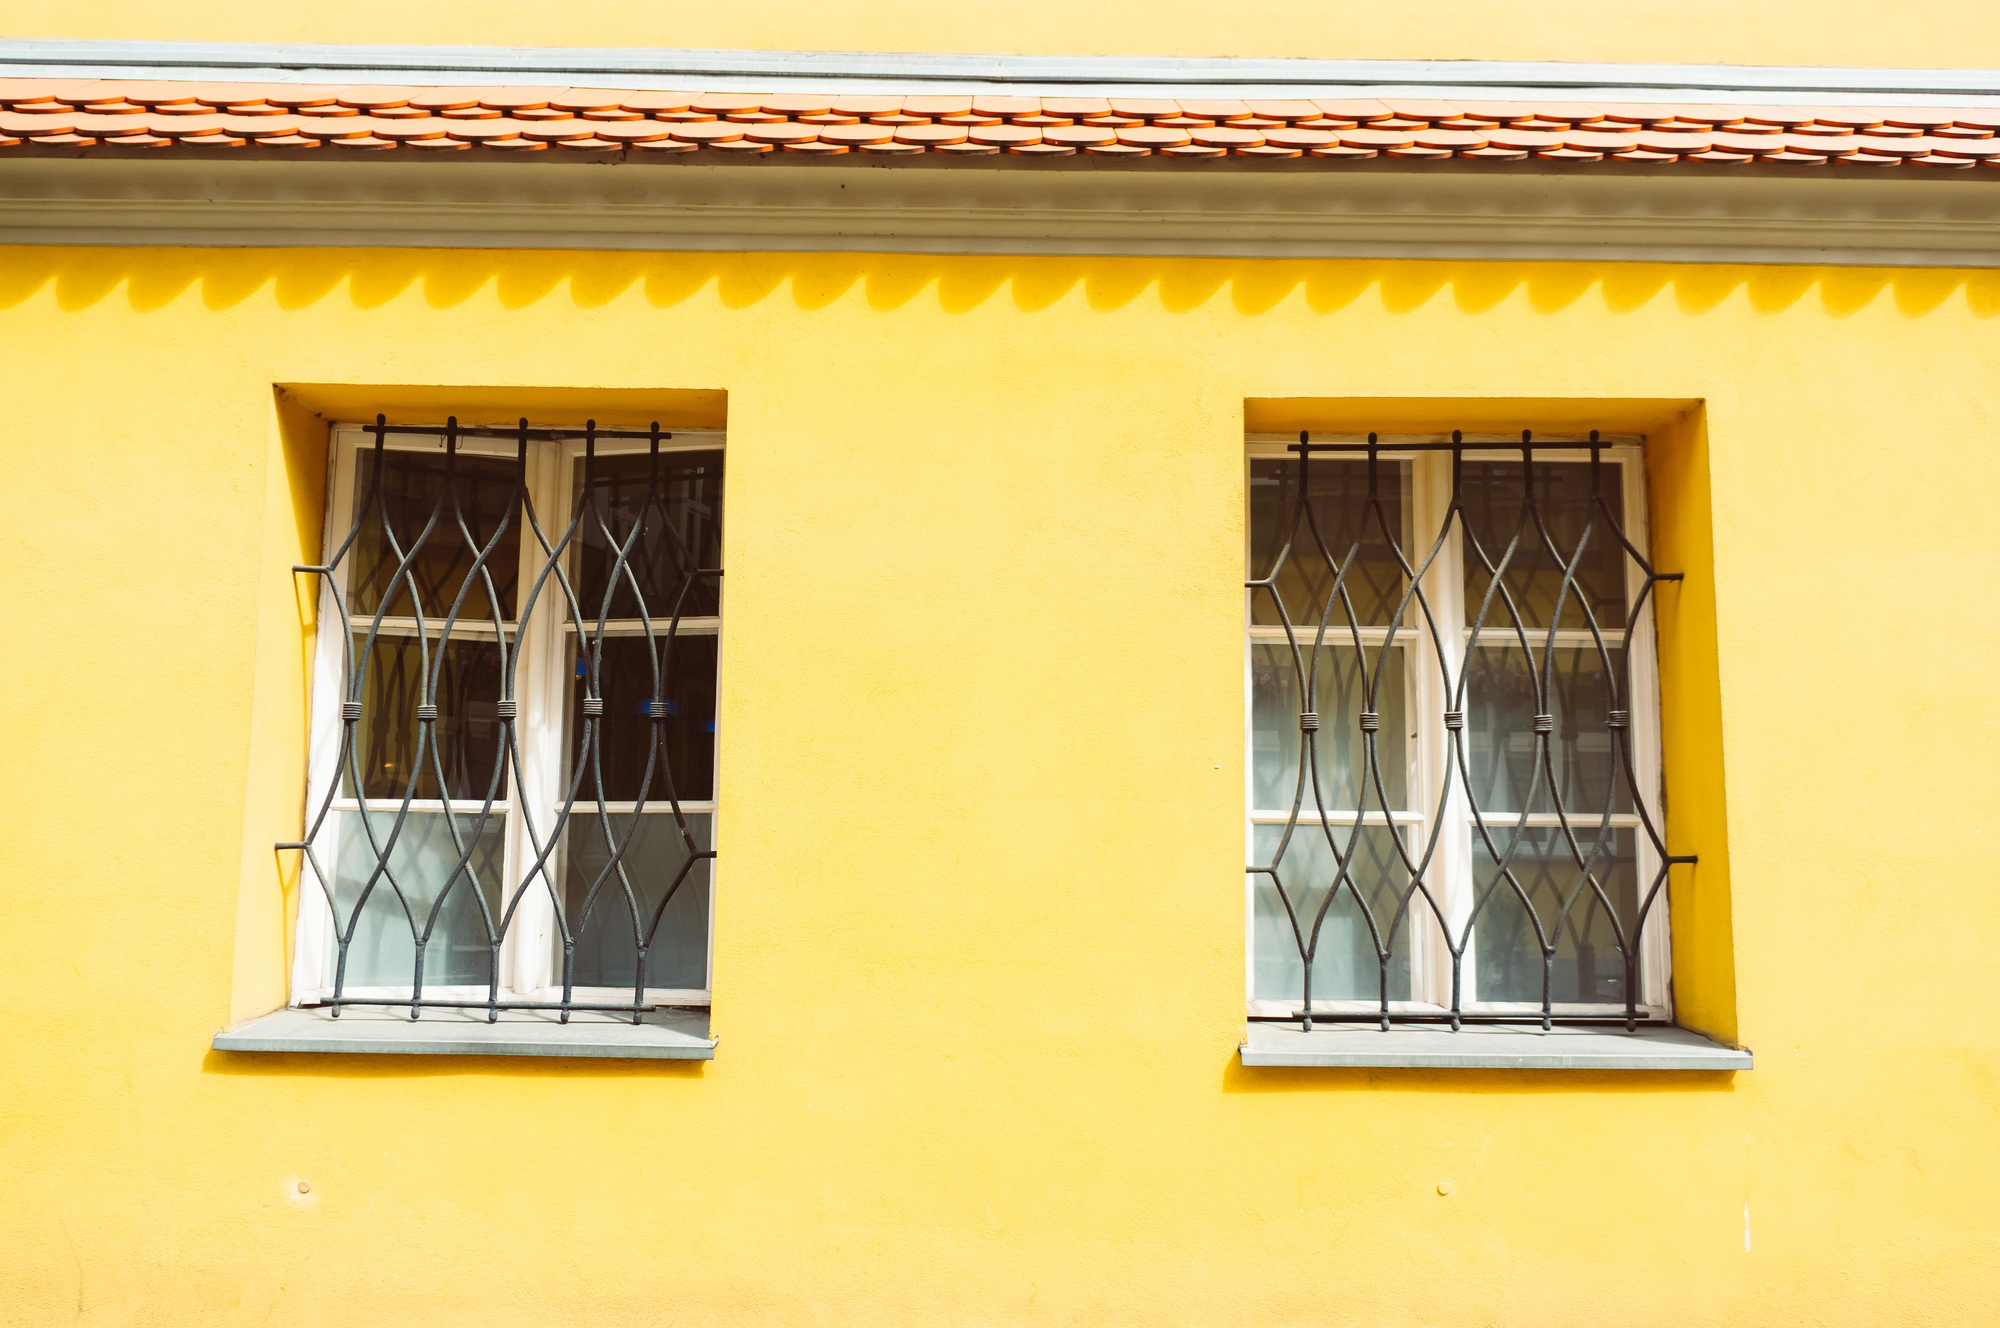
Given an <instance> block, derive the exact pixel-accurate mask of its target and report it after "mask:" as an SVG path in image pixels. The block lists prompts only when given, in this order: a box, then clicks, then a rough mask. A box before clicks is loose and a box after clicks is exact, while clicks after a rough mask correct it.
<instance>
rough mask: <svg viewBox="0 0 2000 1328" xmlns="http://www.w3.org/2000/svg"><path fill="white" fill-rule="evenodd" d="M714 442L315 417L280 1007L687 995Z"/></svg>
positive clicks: (712, 593) (588, 1004)
mask: <svg viewBox="0 0 2000 1328" xmlns="http://www.w3.org/2000/svg"><path fill="white" fill-rule="evenodd" d="M721 441H722V440H721V439H720V437H718V436H715V435H701V434H686V433H683V434H669V433H662V432H660V431H659V430H658V429H657V426H656V427H655V428H653V429H650V430H646V431H643V432H634V431H613V430H597V429H596V428H595V427H594V426H592V427H588V428H586V429H581V430H572V431H568V432H563V431H552V430H533V429H529V428H528V427H527V424H526V422H525V421H523V422H522V423H521V425H520V426H519V427H518V428H514V429H497V430H485V429H479V430H475V429H461V428H459V427H458V425H457V423H456V421H452V422H451V423H449V424H447V425H446V426H445V427H443V428H435V427H424V428H415V427H396V426H390V425H387V424H385V423H383V422H382V421H381V420H380V418H379V417H378V420H377V423H376V424H375V425H373V426H368V427H366V428H356V427H339V428H336V429H335V430H334V436H333V455H332V462H331V474H330V483H329V495H328V518H329V519H328V521H327V532H328V547H327V550H326V557H325V563H324V565H323V566H321V567H318V568H309V569H302V570H303V571H305V572H307V573H308V574H310V575H312V576H313V577H314V578H315V579H316V580H317V582H318V584H319V635H318V647H317V654H316V664H315V676H314V683H313V698H312V700H313V703H312V741H311V753H310V769H309V772H308V805H307V825H306V835H305V838H304V841H303V842H301V843H299V844H292V845H283V846H281V847H286V848H296V849H299V850H301V852H302V856H303V859H304V867H303V870H302V873H301V876H302V891H301V901H300V907H299V923H298V935H297V942H296V953H295V962H294V968H293V971H294V979H293V1000H294V1003H295V1004H300V1005H331V1006H332V1007H333V1012H334V1013H335V1014H336V1015H337V1014H338V1012H339V1009H340V1007H341V1006H342V1005H345V1004H377V1005H380V1004H395V1005H398V1006H408V1007H409V1008H410V1011H411V1014H412V1016H413V1017H415V1016H417V1015H420V1014H421V1012H422V1010H423V1009H425V1008H429V1007H445V1008H452V1007H457V1008H466V1009H484V1010H488V1011H490V1012H492V1013H493V1014H495V1015H497V1013H498V1012H499V1011H500V1010H504V1009H556V1010H560V1011H563V1012H564V1016H563V1017H565V1018H566V1017H567V1012H569V1011H574V1010H593V1011H616V1012H618V1013H620V1014H625V1013H629V1014H631V1015H632V1017H633V1019H634V1021H635V1022H636V1021H637V1020H638V1019H639V1017H640V1015H641V1013H642V1012H643V1011H644V1010H646V1009H650V1008H653V1007H654V1006H657V1005H661V1004H705V1003H706V1002H707V1000H708V994H709V896H710V890H711V886H712V881H711V879H710V878H711V869H712V863H713V860H714V857H715V853H714V848H713V842H712V836H713V825H714V816H715V743H716V734H715V696H716V691H715V688H716V673H717V668H718V665H719V652H718V647H719V643H720V629H721V621H722V618H721V612H722V609H721V571H720V567H721V539H722V446H721Z"/></svg>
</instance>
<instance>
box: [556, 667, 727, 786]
mask: <svg viewBox="0 0 2000 1328" xmlns="http://www.w3.org/2000/svg"><path fill="white" fill-rule="evenodd" d="M666 646H667V641H666V637H665V636H663V635H662V636H657V637H655V638H654V641H653V646H652V647H651V650H652V651H656V652H657V654H650V653H649V648H648V646H647V644H646V638H645V637H643V636H607V637H605V638H604V641H603V648H602V650H601V651H600V652H599V655H598V666H597V668H598V674H597V676H598V689H599V695H600V696H602V697H603V699H604V717H603V720H602V721H601V722H600V723H599V725H598V735H599V737H598V760H599V768H600V769H601V771H602V772H603V776H604V797H605V798H606V799H607V800H609V801H612V802H626V801H631V800H634V799H636V798H637V797H638V796H639V789H640V785H641V784H642V783H643V782H644V780H645V775H646V760H647V757H648V755H649V754H650V753H651V752H652V750H653V734H654V726H653V721H652V720H651V719H650V718H648V716H647V706H648V705H649V703H650V702H651V701H652V698H653V687H654V679H655V670H654V661H655V660H656V659H658V660H662V661H663V662H665V664H666V666H667V668H666V671H665V673H664V674H662V675H660V677H661V684H662V685H661V691H662V693H663V695H664V698H665V700H666V703H667V716H666V720H665V722H664V723H662V724H661V725H660V726H659V728H660V734H661V741H662V742H663V743H664V744H665V755H666V760H667V769H666V770H662V769H660V768H659V766H658V765H657V764H656V765H655V766H654V768H653V782H652V786H651V787H650V788H649V789H647V791H646V801H647V803H648V804H651V803H654V802H661V803H664V802H665V801H667V795H668V784H667V774H668V772H669V771H671V773H672V775H673V785H672V789H673V792H674V793H675V794H676V795H678V796H679V798H680V800H681V801H683V802H703V801H706V800H707V799H709V798H712V797H714V796H715V654H716V638H714V637H713V636H677V637H675V639H674V643H673V653H672V657H671V659H668V658H666V656H667V649H666ZM588 650H589V642H588V641H587V640H586V641H585V643H584V646H583V648H581V649H578V650H576V651H575V652H574V654H573V655H572V657H571V664H570V669H571V673H572V675H573V679H572V685H571V687H570V696H569V729H568V732H569V735H570V736H569V740H568V741H569V747H568V750H569V751H570V753H571V759H572V760H574V759H576V749H577V744H578V743H579V742H581V740H582V734H583V694H584V683H585V676H586V673H587V671H588V668H589V663H588V657H587V656H588ZM564 787H565V788H567V787H568V785H567V784H565V785H564ZM577 796H578V797H579V798H580V799H582V800H584V801H591V800H593V799H595V797H596V796H597V784H596V781H595V779H594V778H593V777H592V775H591V773H590V772H589V771H585V773H584V777H583V783H582V784H581V785H580V786H579V789H578V794H577Z"/></svg>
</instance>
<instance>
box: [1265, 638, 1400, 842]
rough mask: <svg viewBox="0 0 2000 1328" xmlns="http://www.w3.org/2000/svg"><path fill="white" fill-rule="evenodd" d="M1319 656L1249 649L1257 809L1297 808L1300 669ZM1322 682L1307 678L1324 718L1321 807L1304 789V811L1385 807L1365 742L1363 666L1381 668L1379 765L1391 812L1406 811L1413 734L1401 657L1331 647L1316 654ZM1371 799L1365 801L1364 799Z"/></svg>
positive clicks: (1318, 747) (1278, 648)
mask: <svg viewBox="0 0 2000 1328" xmlns="http://www.w3.org/2000/svg"><path fill="white" fill-rule="evenodd" d="M1314 653H1315V652H1313V651H1312V650H1310V649H1301V650H1300V651H1299V654H1298V657H1296V658H1295V657H1294V656H1293V654H1292V648H1291V647H1290V646H1288V645H1285V644H1283V643H1279V644H1276V645H1269V644H1263V643H1259V644H1256V645H1253V646H1251V647H1250V677H1251V683H1250V686H1251V707H1250V748H1251V755H1252V766H1253V768H1252V771H1251V780H1252V789H1251V798H1252V800H1253V802H1254V803H1255V805H1256V807H1257V808H1258V809H1259V810H1268V811H1286V810H1289V809H1290V807H1291V805H1292V798H1293V796H1294V794H1295V793H1296V791H1297V788H1298V781H1299V747H1300V737H1301V735H1300V732H1299V711H1300V710H1302V709H1304V707H1303V706H1301V705H1300V704H1299V690H1300V689H1299V671H1300V667H1301V665H1303V667H1304V668H1305V669H1306V671H1307V672H1308V673H1310V672H1311V668H1312V659H1313V655H1314ZM1317 654H1318V656H1319V676H1318V678H1317V680H1314V679H1311V678H1310V677H1309V678H1308V680H1307V681H1308V683H1309V685H1312V686H1314V687H1315V688H1316V694H1315V696H1314V705H1315V708H1316V712H1317V713H1318V715H1319V733H1318V735H1317V740H1316V742H1315V743H1314V750H1315V752H1316V753H1317V755H1318V763H1319V799H1320V800H1319V801H1318V802H1315V799H1314V795H1313V787H1312V784H1311V783H1310V782H1308V783H1307V785H1306V791H1305V802H1304V806H1305V808H1306V809H1307V811H1308V812H1310V811H1312V810H1313V809H1315V808H1316V807H1324V808H1325V809H1326V810H1328V811H1336V810H1347V811H1352V810H1356V809H1358V808H1361V807H1364V806H1365V807H1368V808H1371V809H1374V810H1381V809H1382V793H1381V792H1378V791H1377V790H1376V788H1375V785H1374V783H1373V781H1372V778H1371V777H1370V776H1369V774H1368V770H1367V759H1366V757H1367V753H1366V749H1365V748H1364V746H1363V745H1362V740H1361V712H1362V711H1363V710H1364V709H1366V702H1367V690H1368V689H1367V686H1366V684H1365V683H1364V682H1363V679H1362V672H1363V664H1364V661H1365V664H1366V667H1367V669H1368V671H1370V672H1371V673H1372V672H1373V671H1374V670H1375V669H1376V666H1377V665H1378V664H1380V665H1381V666H1382V667H1381V677H1380V679H1379V680H1374V681H1376V682H1377V686H1376V688H1375V704H1376V707H1377V713H1378V714H1379V715H1380V716H1381V717H1382V727H1381V729H1380V730H1379V731H1378V732H1377V733H1376V735H1375V739H1376V743H1375V745H1376V764H1377V765H1378V766H1379V767H1380V769H1381V773H1382V789H1383V790H1385V791H1386V793H1387V796H1388V809H1389V810H1393V811H1402V810H1404V809H1405V807H1406V805H1407V804H1406V799H1407V797H1408V783H1409V779H1408V775H1409V755H1408V746H1407V741H1408V730H1409V721H1408V718H1407V708H1406V705H1405V698H1406V693H1405V690H1404V688H1405V683H1404V677H1403V652H1402V650H1401V649H1400V648H1395V649H1391V650H1390V651H1389V652H1388V656H1387V659H1386V661H1385V660H1384V658H1383V655H1382V652H1381V649H1380V648H1379V647H1375V648H1371V649H1369V650H1367V651H1366V652H1365V653H1362V652H1357V651H1356V650H1355V649H1354V647H1353V646H1351V645H1350V646H1329V647H1325V648H1322V649H1321V650H1319V651H1318V652H1317ZM1364 795H1365V796H1364Z"/></svg>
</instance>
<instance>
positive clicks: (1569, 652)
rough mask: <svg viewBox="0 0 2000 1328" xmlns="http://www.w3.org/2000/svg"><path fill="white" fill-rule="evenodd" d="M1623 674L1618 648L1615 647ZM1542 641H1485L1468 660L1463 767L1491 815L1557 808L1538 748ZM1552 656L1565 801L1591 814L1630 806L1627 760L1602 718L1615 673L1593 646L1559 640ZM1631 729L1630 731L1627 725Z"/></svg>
mask: <svg viewBox="0 0 2000 1328" xmlns="http://www.w3.org/2000/svg"><path fill="white" fill-rule="evenodd" d="M1610 654H1611V660H1612V663H1613V666H1614V667H1615V668H1616V669H1617V670H1618V673H1619V675H1620V676H1619V678H1618V681H1620V682H1622V681H1623V677H1622V675H1623V672H1624V661H1623V657H1622V652H1619V651H1616V650H1613V651H1611V652H1610ZM1543 655H1544V652H1543V651H1541V650H1539V649H1537V650H1535V651H1533V652H1529V651H1526V650H1518V649H1515V650H1509V649H1504V648H1497V647H1496V648H1492V649H1489V648H1487V647H1485V646H1481V647H1480V648H1479V649H1477V650H1474V651H1473V652H1472V653H1471V654H1470V655H1469V656H1468V657H1467V659H1466V703H1465V712H1466V730H1465V757H1466V761H1465V764H1466V769H1467V770H1468V771H1469V772H1470V781H1471V793H1472V798H1473V801H1474V802H1475V803H1476V804H1477V805H1478V807H1479V809H1480V811H1482V812H1484V813H1486V814H1487V815H1489V816H1491V815H1493V814H1495V813H1499V812H1522V811H1529V812H1552V811H1554V810H1555V809H1556V805H1557V804H1556V803H1555V801H1554V800H1552V799H1551V798H1550V796H1549V780H1548V776H1547V774H1546V773H1545V772H1544V769H1543V767H1542V764H1541V762H1540V760H1539V759H1538V758H1537V757H1536V754H1535V753H1536V735H1535V692H1536V689H1537V687H1538V686H1539V685H1540V683H1541V677H1542V670H1541V665H1540V662H1539V661H1540V660H1541V659H1542V658H1543ZM1550 657H1551V659H1552V661H1553V664H1554V667H1553V668H1552V669H1551V670H1550V674H1549V676H1550V703H1549V714H1550V716H1551V717H1552V718H1553V720H1554V722H1555V730H1554V732H1552V733H1551V734H1550V735H1549V763H1550V765H1551V766H1552V767H1553V769H1554V772H1555V781H1556V782H1555V789H1556V792H1557V793H1558V794H1559V795H1560V796H1561V799H1562V802H1561V805H1562V808H1563V810H1564V811H1566V812H1568V813H1569V814H1570V815H1572V816H1576V817H1581V818H1583V819H1585V820H1590V819H1594V818H1597V817H1601V816H1602V815H1603V814H1604V812H1605V811H1606V802H1607V800H1608V801H1609V804H1610V806H1609V810H1611V811H1614V812H1629V811H1630V810H1632V790H1631V784H1630V782H1629V781H1628V780H1627V779H1626V776H1625V762H1624V759H1623V757H1622V756H1617V755H1616V753H1615V752H1614V749H1613V746H1612V735H1611V730H1609V729H1607V728H1606V727H1605V726H1604V721H1605V718H1606V716H1607V715H1608V714H1609V713H1610V707H1611V683H1612V677H1611V675H1610V674H1609V673H1607V671H1606V669H1605V667H1604V656H1603V655H1602V654H1600V653H1599V652H1598V649H1597V647H1595V646H1578V647H1574V648H1572V647H1568V646H1558V647H1556V649H1555V650H1554V651H1553V652H1550ZM1626 733H1627V735H1628V738H1629V734H1630V730H1629V729H1628V730H1626Z"/></svg>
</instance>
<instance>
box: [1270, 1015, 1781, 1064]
mask: <svg viewBox="0 0 2000 1328" xmlns="http://www.w3.org/2000/svg"><path fill="white" fill-rule="evenodd" d="M1240 1054H1241V1056H1242V1058H1243V1063H1244V1064H1245V1065H1251V1066H1308V1067H1316V1068H1321V1069H1402V1070H1712V1071H1732V1070H1747V1069H1750V1068H1751V1064H1752V1061H1751V1055H1750V1053H1749V1052H1748V1051H1746V1050H1744V1049H1742V1048H1740V1047H1729V1046H1724V1045H1723V1044H1722V1043H1720V1042H1716V1041H1713V1040H1711V1039H1709V1038H1705V1037H1703V1036H1702V1035H1701V1034H1699V1033H1695V1032H1690V1031H1689V1030H1687V1029H1684V1028H1641V1029H1640V1030H1639V1031H1638V1032H1636V1033H1627V1032H1626V1031H1625V1030H1624V1029H1623V1028H1618V1029H1616V1030H1612V1029H1594V1028H1557V1029H1552V1030H1550V1031H1548V1032H1546V1033H1545V1032H1542V1031H1541V1030H1540V1029H1527V1028H1511V1027H1506V1026H1499V1025H1476V1026H1472V1027H1467V1028H1464V1029H1461V1030H1460V1031H1458V1032H1456V1033H1454V1032H1452V1031H1450V1030H1449V1029H1445V1028H1438V1029H1435V1030H1432V1029H1427V1028H1426V1029H1418V1028H1398V1029H1396V1030H1395V1031H1393V1032H1389V1033H1384V1032H1383V1031H1382V1030H1381V1029H1379V1028H1374V1027H1357V1026H1354V1025H1334V1026H1328V1025H1321V1026H1319V1027H1318V1028H1316V1029H1314V1030H1313V1031H1312V1032H1310V1033H1305V1032H1301V1031H1300V1030H1299V1028H1298V1026H1297V1025H1296V1024H1252V1025H1250V1032H1249V1040H1248V1041H1247V1042H1245V1043H1244V1045H1243V1047H1242V1049H1241V1052H1240Z"/></svg>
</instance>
